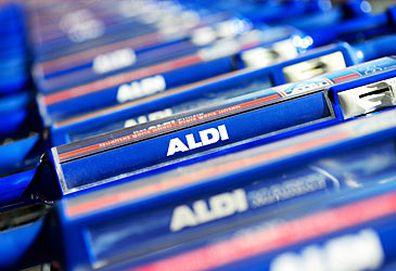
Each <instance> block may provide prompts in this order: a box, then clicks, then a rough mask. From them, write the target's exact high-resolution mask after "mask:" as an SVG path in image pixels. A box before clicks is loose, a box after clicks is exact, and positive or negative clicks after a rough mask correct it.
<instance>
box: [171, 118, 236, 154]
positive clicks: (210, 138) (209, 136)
mask: <svg viewBox="0 0 396 271" xmlns="http://www.w3.org/2000/svg"><path fill="white" fill-rule="evenodd" d="M185 138H186V141H187V144H184V143H183V142H182V141H181V140H180V139H179V138H177V137H176V138H172V139H171V141H170V142H169V146H168V152H167V155H166V156H171V155H174V154H175V153H177V152H180V151H181V152H185V151H188V150H193V149H196V148H200V147H203V146H207V145H210V144H214V143H216V142H218V141H220V140H221V141H225V140H228V139H229V136H228V132H227V129H226V126H225V125H220V126H218V127H217V128H209V129H206V130H202V131H200V132H199V139H200V141H199V140H195V138H194V135H193V134H187V135H186V136H185Z"/></svg>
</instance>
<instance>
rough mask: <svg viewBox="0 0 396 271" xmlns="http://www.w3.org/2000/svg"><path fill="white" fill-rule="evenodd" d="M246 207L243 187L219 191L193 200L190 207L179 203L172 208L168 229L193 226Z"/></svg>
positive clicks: (238, 211) (239, 211) (177, 229)
mask: <svg viewBox="0 0 396 271" xmlns="http://www.w3.org/2000/svg"><path fill="white" fill-rule="evenodd" d="M247 209H248V202H247V199H246V193H245V191H244V190H243V189H236V190H234V191H232V192H227V193H221V194H218V195H216V196H213V197H211V198H209V200H208V203H207V202H206V201H204V200H198V201H195V202H194V203H193V204H192V208H190V207H189V206H187V205H180V206H178V207H176V208H175V209H174V210H173V214H172V219H171V223H170V230H171V231H173V232H175V231H179V230H182V229H184V228H186V227H193V226H197V225H200V224H203V223H207V222H210V221H213V220H216V219H219V218H223V217H227V216H231V215H233V214H236V213H242V212H244V211H246V210H247Z"/></svg>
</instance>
